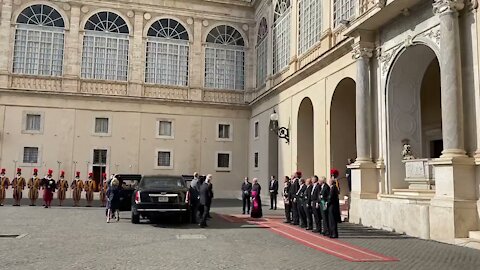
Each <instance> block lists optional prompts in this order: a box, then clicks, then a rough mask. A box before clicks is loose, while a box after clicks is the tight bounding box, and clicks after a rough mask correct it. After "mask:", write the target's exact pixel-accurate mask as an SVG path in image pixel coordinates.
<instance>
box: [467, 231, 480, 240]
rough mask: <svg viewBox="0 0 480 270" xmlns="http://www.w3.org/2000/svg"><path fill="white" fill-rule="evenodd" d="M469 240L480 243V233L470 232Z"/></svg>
mask: <svg viewBox="0 0 480 270" xmlns="http://www.w3.org/2000/svg"><path fill="white" fill-rule="evenodd" d="M468 238H470V239H474V240H477V241H480V231H470V232H468Z"/></svg>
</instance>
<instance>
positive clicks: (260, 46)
mask: <svg viewBox="0 0 480 270" xmlns="http://www.w3.org/2000/svg"><path fill="white" fill-rule="evenodd" d="M267 38H268V25H267V20H266V19H265V18H262V20H260V25H259V26H258V34H257V87H259V86H262V85H263V84H264V83H265V79H266V78H267V61H268V55H267V45H268V42H267Z"/></svg>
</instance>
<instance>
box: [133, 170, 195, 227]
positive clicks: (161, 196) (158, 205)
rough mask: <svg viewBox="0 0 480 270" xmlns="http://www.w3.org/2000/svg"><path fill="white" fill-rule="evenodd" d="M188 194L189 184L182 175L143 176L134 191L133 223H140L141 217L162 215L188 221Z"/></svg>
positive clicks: (151, 217) (154, 217)
mask: <svg viewBox="0 0 480 270" xmlns="http://www.w3.org/2000/svg"><path fill="white" fill-rule="evenodd" d="M188 195H189V194H188V186H187V183H186V181H185V179H184V178H183V177H182V176H171V175H146V176H142V179H141V180H140V182H139V183H138V185H137V186H136V188H135V190H134V191H133V196H132V204H131V205H132V218H131V220H132V223H135V224H136V223H139V222H140V217H142V218H148V219H150V220H152V219H156V218H159V217H162V216H165V217H175V218H176V219H177V220H178V221H179V222H186V221H188V219H189V209H188Z"/></svg>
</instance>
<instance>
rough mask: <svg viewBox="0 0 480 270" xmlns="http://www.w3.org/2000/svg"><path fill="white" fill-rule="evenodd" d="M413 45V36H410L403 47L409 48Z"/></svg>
mask: <svg viewBox="0 0 480 270" xmlns="http://www.w3.org/2000/svg"><path fill="white" fill-rule="evenodd" d="M412 45H413V38H412V36H410V35H408V36H407V37H406V38H405V40H404V41H403V46H404V47H405V48H408V47H410V46H412Z"/></svg>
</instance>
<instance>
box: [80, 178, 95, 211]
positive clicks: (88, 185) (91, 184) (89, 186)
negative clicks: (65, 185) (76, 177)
mask: <svg viewBox="0 0 480 270" xmlns="http://www.w3.org/2000/svg"><path fill="white" fill-rule="evenodd" d="M83 188H84V190H85V197H86V199H87V207H92V202H93V192H94V191H95V181H94V180H93V173H89V174H88V180H85V184H84V185H83Z"/></svg>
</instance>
